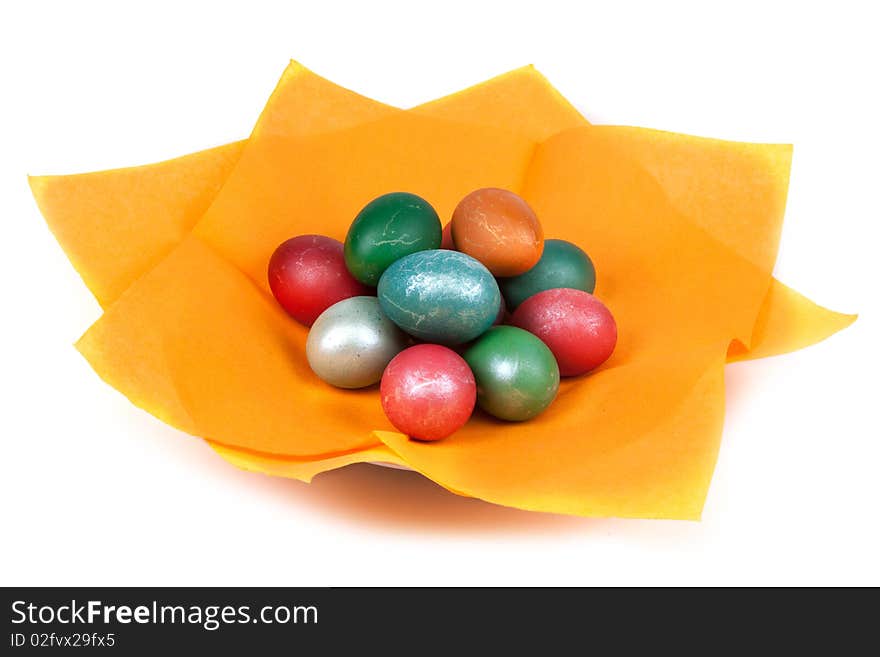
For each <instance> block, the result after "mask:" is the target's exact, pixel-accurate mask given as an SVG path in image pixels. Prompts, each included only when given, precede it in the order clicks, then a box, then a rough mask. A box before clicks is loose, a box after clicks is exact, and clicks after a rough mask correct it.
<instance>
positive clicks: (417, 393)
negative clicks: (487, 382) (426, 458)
mask: <svg viewBox="0 0 880 657" xmlns="http://www.w3.org/2000/svg"><path fill="white" fill-rule="evenodd" d="M379 391H380V393H381V397H382V409H383V410H384V411H385V415H387V416H388V419H389V420H390V421H391V424H393V425H394V426H395V427H396V428H397V430H398V431H400V432H402V433H405V434H407V435H408V436H410V437H412V438H416V439H418V440H440V439H441V438H446V437H447V436H449V435H451V434H453V433H455V432H456V431H457V430H458V429H460V428H461V427H462V426H463V425H464V423H465V422H467V421H468V418H470V416H471V413H472V412H473V410H474V404H475V403H476V401H477V384H476V382H475V381H474V375H473V372H471V368H470V367H468V364H467V363H466V362H464V359H463V358H462V357H461V356H459V355H458V354H457V353H455V352H454V351H452V349H449V348H447V347H441V346H440V345H436V344H419V345H416V346H415V347H410V348H409V349H405V350H404V351H402V352H400V353H399V354H397V356H395V357H394V359H392V361H391V362H390V363H388V367H386V368H385V373H384V374H383V375H382V383H381V386H380V388H379Z"/></svg>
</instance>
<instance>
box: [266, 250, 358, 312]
mask: <svg viewBox="0 0 880 657" xmlns="http://www.w3.org/2000/svg"><path fill="white" fill-rule="evenodd" d="M342 251H343V247H342V242H340V241H339V240H334V239H332V238H330V237H324V236H323V235H300V236H298V237H294V238H292V239H289V240H287V241H286V242H283V243H282V244H281V245H280V246H279V247H278V248H277V249H275V252H274V253H273V254H272V257H271V258H270V260H269V271H268V278H269V287H270V289H271V290H272V294H273V295H274V296H275V299H276V300H277V301H278V303H279V304H281V307H282V308H284V310H286V311H287V313H288V314H289V315H290V316H291V317H293V318H294V319H295V320H296V321H298V322H300V323H301V324H305V325H306V326H311V325H312V324H313V323H314V321H315V320H316V319H317V318H318V315H320V314H321V313H322V312H324V311H325V310H327V308H329V307H330V306H332V305H333V304H334V303H336V302H338V301H342V300H343V299H348V298H349V297H356V296H361V295H368V294H370V289H369V288H368V287H367V286H366V285H364V284H363V283H361V282H359V281H357V280H356V279H355V278H354V276H352V275H351V273H349V271H348V268H347V267H346V266H345V258H344V257H343V254H342Z"/></svg>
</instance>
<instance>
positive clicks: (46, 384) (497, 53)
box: [0, 0, 880, 585]
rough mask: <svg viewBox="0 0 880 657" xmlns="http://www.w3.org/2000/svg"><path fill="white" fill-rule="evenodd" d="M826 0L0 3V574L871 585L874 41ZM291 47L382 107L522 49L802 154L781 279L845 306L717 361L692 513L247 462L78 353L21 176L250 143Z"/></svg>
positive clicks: (74, 302) (620, 97) (676, 121)
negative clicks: (220, 452) (505, 501)
mask: <svg viewBox="0 0 880 657" xmlns="http://www.w3.org/2000/svg"><path fill="white" fill-rule="evenodd" d="M706 4H707V5H708V4H710V3H706ZM712 4H714V3H712ZM818 4H819V3H816V4H815V5H813V4H812V3H792V4H790V5H784V4H777V3H769V2H761V3H743V2H738V3H732V4H731V6H730V8H729V9H726V10H721V9H717V8H715V9H709V8H704V7H701V5H700V4H697V3H694V4H693V5H692V6H681V5H676V4H675V3H656V5H657V6H656V7H655V6H653V5H648V4H647V3H646V4H645V5H628V4H625V3H618V2H607V3H595V4H592V5H587V4H586V3H575V2H560V3H557V2H549V1H547V0H541V1H540V2H535V1H532V2H529V3H523V4H518V3H515V2H504V3H477V2H466V3H455V2H450V1H449V0H445V1H444V2H437V3H420V2H408V3H401V4H399V5H396V6H395V5H391V4H389V3H381V2H376V1H375V0H373V1H370V2H361V3H356V4H355V3H352V6H345V5H339V4H337V3H332V2H327V1H326V0H313V1H312V2H309V3H300V4H299V5H297V3H283V4H282V3H277V4H276V5H270V4H266V3H260V2H253V1H251V2H241V3H238V5H237V6H234V5H233V6H229V5H224V4H223V3H218V2H211V3H204V4H199V3H183V2H172V3H163V2H155V1H153V2H149V3H143V4H142V6H141V7H140V8H139V9H138V8H136V4H135V3H115V2H107V3H102V4H98V3H91V2H75V3H74V2H59V3H45V2H16V3H11V2H10V3H3V5H2V8H0V71H2V75H0V133H2V140H0V217H2V226H3V233H2V236H3V239H2V242H0V245H2V258H0V266H2V278H0V281H2V286H3V294H2V306H0V307H2V322H0V332H2V336H0V338H2V339H0V348H2V358H0V377H2V379H0V382H2V395H0V399H2V416H0V435H2V448H3V451H2V457H0V458H2V461H0V463H2V465H0V467H2V476H0V527H2V530H0V531H2V540H0V583H2V584H5V585H11V584H22V585H25V584H27V585H50V584H94V585H99V584H101V585H123V584H151V585H163V584H180V585H196V584H206V585H207V584H213V585H221V584H254V585H297V584H299V585H341V584H352V585H353V584H874V585H877V584H880V568H878V562H880V560H878V554H880V531H878V515H880V514H878V508H877V507H878V503H880V483H878V481H880V476H878V472H880V445H878V437H880V432H878V426H877V407H878V385H877V375H876V372H877V367H878V365H880V363H878V348H877V340H878V310H880V307H878V298H880V294H878V292H877V280H878V276H877V265H876V262H877V253H878V229H877V225H878V221H880V212H878V208H880V203H878V194H880V167H878V152H880V151H878V149H880V140H878V130H877V122H878V120H880V103H878V97H877V88H878V77H877V76H878V72H877V71H878V69H877V65H878V62H880V51H878V48H877V46H876V43H877V40H878V39H877V30H876V28H877V23H876V21H875V20H873V19H872V17H871V16H870V15H869V14H868V12H867V9H863V8H867V7H870V4H871V3H867V2H865V3H847V2H835V3H825V4H826V6H827V7H829V9H828V10H826V11H822V10H819V9H817V8H816V6H817V5H818ZM806 5H810V6H809V7H807V6H806ZM831 7H833V9H831ZM575 8H577V10H575ZM291 57H294V58H296V59H298V60H300V61H301V62H303V63H304V64H305V65H306V66H308V67H309V68H311V69H312V70H314V71H315V72H317V73H319V74H321V75H324V76H325V77H329V78H330V79H331V80H334V81H336V82H339V83H341V84H343V85H345V86H349V87H351V88H354V89H355V90H357V91H360V92H361V93H364V94H366V95H369V96H372V97H374V98H377V99H380V100H383V101H386V102H389V103H392V104H397V105H400V106H411V105H414V104H417V103H420V102H422V101H425V100H428V99H430V98H432V97H435V96H438V95H442V94H446V93H449V92H452V91H454V90H456V89H459V88H461V87H463V86H466V85H469V84H472V83H475V82H478V81H480V80H482V79H484V78H487V77H490V76H493V75H496V74H498V73H501V72H503V71H506V70H508V69H511V68H514V67H517V66H520V65H522V64H526V63H534V64H535V65H537V66H538V68H539V70H541V71H542V72H543V73H544V74H545V75H547V76H548V77H549V78H550V80H551V81H552V82H553V83H554V84H555V85H557V86H558V87H559V89H560V90H561V91H562V92H563V93H564V94H565V95H566V96H567V97H568V98H569V99H571V100H572V101H573V102H574V103H575V104H576V105H577V106H578V107H579V108H580V109H581V110H582V111H583V112H584V113H585V115H586V116H587V118H588V119H590V120H591V121H594V122H598V123H617V124H631V125H644V126H649V127H655V128H663V129H669V130H677V131H682V132H689V133H693V134H699V135H708V136H715V137H722V138H731V139H743V140H751V141H772V142H791V143H794V144H795V158H794V166H793V170H792V179H791V191H790V198H789V203H788V210H787V214H786V224H785V230H784V235H783V241H782V249H781V252H780V257H779V262H778V267H777V276H778V277H779V278H780V279H781V280H782V281H784V282H786V283H789V284H791V285H793V286H794V287H796V288H797V289H798V290H800V291H801V292H803V293H805V294H807V295H808V296H810V297H811V298H813V299H814V300H816V301H817V302H819V303H822V304H825V305H827V306H829V307H832V308H834V309H837V310H841V311H846V312H859V313H860V314H861V317H860V319H859V321H858V322H856V324H855V325H854V326H852V327H851V328H850V329H848V330H846V331H844V332H843V333H841V334H838V335H837V336H835V337H833V338H832V339H830V340H828V341H826V342H824V343H822V344H819V345H817V346H815V347H812V348H810V349H807V350H804V351H801V352H799V353H795V354H792V355H788V356H783V357H777V358H772V359H768V360H763V361H759V362H754V363H745V364H740V365H735V366H731V367H728V369H727V382H728V388H729V390H728V395H727V398H728V413H727V421H726V426H725V435H724V442H723V446H722V449H721V454H720V458H719V462H718V467H717V471H716V473H715V478H714V480H713V482H712V487H711V491H710V494H709V498H708V501H707V503H706V508H705V512H704V518H703V521H702V522H700V523H688V522H658V521H622V520H589V519H577V518H565V517H556V516H550V515H540V514H529V513H525V512H519V511H514V510H510V509H504V508H500V507H494V506H491V505H489V504H485V503H482V502H478V501H475V500H467V499H463V498H457V497H455V496H453V495H451V494H449V493H446V492H445V491H443V490H441V489H439V488H437V487H435V486H434V485H433V484H431V483H430V482H427V481H426V480H423V479H420V478H419V477H418V476H417V475H414V474H412V473H403V472H396V471H390V470H384V469H379V468H375V467H371V466H355V467H353V468H348V469H346V470H343V471H337V472H333V473H328V474H326V475H323V476H321V477H319V478H318V479H317V480H316V482H315V483H314V484H312V485H311V486H309V485H306V484H301V483H298V482H295V481H285V480H281V479H269V478H266V477H263V476H260V475H253V474H247V473H244V472H239V471H237V470H235V469H234V468H232V467H231V466H228V465H226V464H225V463H224V462H223V461H221V460H220V459H219V458H218V457H215V456H214V455H213V453H212V452H211V451H210V450H209V449H208V448H207V447H206V446H205V445H203V444H202V443H201V442H200V441H198V440H195V439H192V438H190V437H187V436H185V435H183V434H181V433H179V432H176V431H175V430H173V429H170V428H169V427H167V426H165V425H163V424H161V423H160V422H159V421H158V420H155V419H154V418H152V417H150V416H148V415H147V414H145V413H143V412H141V411H140V410H137V409H136V408H134V407H133V406H131V405H130V404H129V403H128V402H127V401H126V400H125V399H124V398H123V397H122V396H121V395H120V394H118V393H117V392H115V391H114V390H113V389H111V388H110V387H108V386H106V385H105V384H104V383H102V382H101V381H100V380H99V379H98V377H97V376H96V375H95V374H94V373H93V372H92V371H91V369H90V368H89V366H88V365H87V364H86V362H85V361H84V360H83V359H82V358H81V357H80V356H79V354H78V353H77V352H76V351H75V350H74V348H73V347H72V343H73V342H74V341H75V340H76V338H77V337H79V335H80V334H81V333H83V332H84V331H85V329H86V328H87V327H88V326H89V324H90V323H91V322H92V321H94V320H95V319H96V318H97V317H98V316H99V308H98V305H97V304H96V303H95V301H94V300H93V299H92V297H91V296H90V294H89V293H88V291H87V290H86V288H85V286H84V285H83V284H82V283H81V281H80V280H79V278H78V277H77V275H76V274H75V273H74V271H73V269H72V267H71V266H70V265H69V263H68V262H67V260H66V258H65V257H64V255H63V253H62V251H61V249H60V248H59V246H58V245H57V244H56V242H55V240H54V239H53V238H52V236H51V235H50V233H49V231H48V230H47V228H46V226H45V224H44V223H43V221H42V219H41V217H40V215H39V213H38V212H37V209H36V207H35V204H34V203H33V201H32V199H31V197H30V193H29V191H28V188H27V184H26V179H25V174H27V173H35V174H36V173H70V172H79V171H88V170H94V169H100V168H108V167H116V166H124V165H130V164H138V163H145V162H150V161H154V160H159V159H163V158H168V157H170V156H175V155H178V154H182V153H186V152H189V151H194V150H198V149H202V148H206V147H210V146H214V145H217V144H220V143H223V142H226V141H230V140H233V139H238V138H242V137H245V136H247V134H248V132H249V130H250V128H251V126H252V125H253V122H254V121H255V119H256V117H257V115H258V113H259V111H260V109H261V108H262V106H263V104H264V103H265V101H266V99H267V98H268V96H269V93H270V92H271V90H272V89H273V87H274V85H275V83H276V81H277V78H278V77H279V75H280V74H281V72H282V70H283V69H284V67H285V65H286V64H287V61H288V59H289V58H291Z"/></svg>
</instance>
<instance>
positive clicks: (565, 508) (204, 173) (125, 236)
mask: <svg viewBox="0 0 880 657" xmlns="http://www.w3.org/2000/svg"><path fill="white" fill-rule="evenodd" d="M789 161H790V148H789V147H785V146H772V145H758V144H738V143H732V142H721V141H716V140H708V139H698V138H694V137H688V136H684V135H675V134H670V133H662V132H656V131H650V130H643V129H638V128H617V127H599V126H590V125H588V124H587V122H586V121H585V120H584V119H583V118H582V117H581V116H580V115H579V114H578V113H577V112H576V111H575V110H574V109H573V108H572V107H571V105H569V104H568V103H567V102H566V101H565V100H564V99H563V98H562V97H561V96H560V95H559V94H558V92H556V90H554V89H553V88H552V87H551V86H550V85H549V84H548V83H547V82H546V80H544V78H543V77H541V76H540V74H538V73H537V72H536V71H535V70H534V69H532V68H524V69H519V70H516V71H513V72H511V73H508V74H507V75H504V76H501V77H499V78H495V79H493V80H490V81H488V82H486V83H483V84H482V85H478V86H477V87H474V88H472V89H468V90H466V91H463V92H460V93H458V94H455V95H453V96H450V97H447V98H443V99H440V100H437V101H434V102H432V103H428V104H426V105H422V106H420V107H417V108H414V109H412V110H408V111H403V110H398V109H395V108H392V107H389V106H387V105H382V104H380V103H377V102H375V101H372V100H369V99H366V98H364V97H362V96H358V95H357V94H354V93H353V92H350V91H347V90H345V89H341V88H340V87H337V86H335V85H333V84H331V83H329V82H327V81H326V80H323V79H321V78H319V77H318V76H315V75H314V74H312V73H310V72H309V71H307V70H306V69H304V68H303V67H301V66H299V65H298V64H291V66H290V67H289V68H288V69H287V71H285V74H284V76H283V77H282V80H281V82H280V83H279V85H278V87H277V89H276V90H275V92H274V93H273V95H272V98H271V99H270V101H269V103H268V105H267V107H266V109H265V110H264V112H263V114H262V115H261V117H260V120H259V122H258V124H257V126H256V128H255V129H254V131H253V133H252V135H251V138H250V139H249V140H248V141H247V142H238V143H236V144H230V145H228V146H224V147H220V148H218V149H213V150H210V151H205V152H202V153H197V154H194V155H190V156H186V157H184V158H180V159H177V160H172V161H170V162H165V163H161V164H157V165H152V166H148V167H139V168H134V169H126V170H119V171H108V172H101V173H95V174H85V175H80V176H63V177H40V178H32V179H31V185H32V188H33V191H34V194H35V197H36V198H37V201H38V203H39V205H40V208H41V210H42V211H43V214H44V215H45V217H46V219H47V221H48V222H49V225H50V227H51V228H52V230H53V232H54V233H55V234H56V236H57V237H58V239H59V242H61V244H62V246H63V247H64V249H65V251H66V252H67V253H68V254H69V256H70V258H71V261H72V262H73V264H74V265H75V266H76V267H77V269H78V271H80V273H81V274H82V276H83V278H84V280H85V281H86V283H87V284H88V285H89V287H90V289H92V291H93V292H94V293H95V295H96V297H97V298H98V300H99V301H100V302H101V304H102V306H104V308H105V311H106V312H105V314H104V316H103V317H102V318H101V319H100V320H99V321H98V322H96V323H95V325H94V326H93V327H92V328H91V329H89V331H88V332H87V333H86V334H85V335H84V336H83V337H82V338H81V339H80V341H79V343H78V345H77V346H78V348H79V349H80V351H81V352H82V353H83V354H84V355H85V356H86V358H87V359H88V360H89V362H90V363H91V364H92V366H93V367H94V368H95V370H96V371H97V372H98V373H99V374H100V375H101V376H102V377H103V378H104V379H105V380H106V381H108V382H109V383H110V384H111V385H113V386H114V387H116V388H117V389H119V390H120V391H122V392H123V393H124V394H126V395H127V396H128V397H129V398H130V399H131V400H132V401H133V402H134V403H135V404H137V405H139V406H141V407H143V408H145V409H147V410H149V411H150V412H151V413H153V414H155V415H156V416H158V417H160V418H161V419H163V420H165V421H166V422H168V423H170V424H173V425H174V426H177V427H179V428H181V429H183V430H184V431H187V432H190V433H193V434H195V435H198V436H201V437H203V438H205V439H207V440H209V441H210V442H211V444H212V446H213V447H214V449H215V450H216V451H217V452H218V453H219V454H221V456H223V457H224V458H226V459H227V460H229V461H231V462H232V463H234V464H236V465H238V466H240V467H244V468H247V469H252V470H258V471H262V472H265V473H267V474H272V475H279V476H288V477H295V478H298V479H303V480H309V479H310V478H311V477H312V476H314V475H315V474H317V473H319V472H322V471H325V470H329V469H333V468H337V467H341V466H344V465H347V464H349V463H354V462H360V461H384V462H389V463H394V464H398V465H405V466H408V467H411V468H413V469H415V470H418V471H419V472H421V473H423V474H424V475H425V476H428V477H430V478H431V479H433V480H434V481H436V482H438V483H440V484H441V485H443V486H445V487H447V488H448V489H450V490H453V491H455V492H457V493H460V494H464V495H470V496H474V497H480V498H482V499H486V500H489V501H492V502H496V503H500V504H506V505H510V506H515V507H519V508H525V509H534V510H542V511H554V512H560V513H571V514H577V515H589V516H604V515H615V516H638V517H667V518H696V517H699V514H700V511H701V509H702V505H703V501H704V499H705V494H706V490H707V487H708V484H709V480H710V478H711V473H712V469H713V467H714V461H715V457H716V454H717V449H718V442H719V440H720V434H721V427H722V424H723V403H724V397H723V394H724V392H723V366H724V363H725V362H726V361H727V360H738V359H744V358H751V357H761V356H766V355H772V354H775V353H782V352H785V351H789V350H792V349H796V348H799V347H802V346H806V345H808V344H811V343H813V342H816V341H818V340H821V339H823V338H825V337H827V336H828V335H830V334H832V333H834V332H835V331H837V330H839V329H840V328H843V327H844V326H846V325H848V324H849V323H851V322H852V321H853V319H854V318H853V317H851V316H846V315H840V314H837V313H832V312H831V311H827V310H824V309H822V308H819V307H818V306H815V305H814V304H812V303H811V302H809V301H808V300H806V299H804V298H803V297H801V296H800V295H798V294H797V293H796V292H794V291H792V290H790V289H789V288H787V287H785V286H783V285H781V284H779V283H778V282H776V281H775V280H773V279H772V278H771V272H772V268H773V262H774V259H775V254H776V249H777V245H778V240H779V233H780V228H781V222H782V216H783V211H784V203H785V195H786V189H787V180H788V166H789ZM490 185H491V186H498V187H506V188H509V189H513V190H515V191H517V192H519V193H521V194H522V195H524V196H525V197H526V199H527V200H528V201H529V202H530V203H531V204H532V205H533V207H535V209H536V210H537V211H538V214H539V216H540V217H541V220H542V223H543V224H544V228H545V232H546V234H547V235H548V236H552V237H561V238H565V239H569V240H572V241H575V242H577V243H578V244H580V245H582V246H583V247H584V248H585V249H586V250H587V251H588V252H589V253H590V255H591V257H593V259H594V262H595V263H596V266H597V270H598V272H599V277H598V278H599V285H598V289H597V294H598V295H599V296H600V297H601V298H603V299H604V300H605V301H606V302H607V303H608V305H609V306H610V307H611V309H612V311H613V312H614V313H615V315H616V317H617V319H618V324H619V327H620V341H619V345H618V349H617V352H616V353H615V354H614V356H613V357H612V358H611V359H610V360H609V361H608V362H607V363H606V364H605V365H604V366H603V367H602V368H601V369H600V370H599V371H598V372H596V373H594V374H592V375H590V376H589V377H585V378H581V379H577V380H569V381H566V382H565V383H564V385H563V386H562V388H561V391H560V395H559V399H558V400H557V401H556V402H555V403H554V404H553V405H552V406H551V408H550V409H549V410H548V411H547V412H546V413H545V414H543V415H542V416H541V417H540V418H538V419H537V420H534V421H532V422H528V423H523V424H507V423H501V422H497V421H494V420H491V419H489V418H486V417H484V416H481V415H478V416H476V417H475V419H474V420H472V421H471V422H470V423H469V424H468V425H467V426H466V427H465V429H463V430H462V431H460V432H459V433H457V434H456V435H455V436H453V437H452V438H450V439H447V440H445V441H442V442H440V443H436V444H430V445H429V444H423V443H416V442H412V441H409V440H408V439H407V438H406V436H403V435H401V434H398V433H395V432H393V431H391V430H390V429H391V427H390V425H389V424H388V422H387V420H386V419H385V418H384V416H383V415H382V412H381V408H380V405H379V403H378V398H377V397H378V396H377V393H376V391H375V390H367V391H359V392H351V391H341V390H336V389H333V388H330V387H329V386H327V385H325V384H323V383H322V382H321V381H319V380H317V378H316V377H314V376H313V375H312V374H311V372H310V370H309V368H308V365H307V364H306V361H305V356H304V341H305V334H306V331H305V329H304V328H302V327H300V326H299V325H297V324H295V323H294V322H292V321H291V320H290V319H289V318H287V317H286V315H285V314H284V313H283V312H282V311H281V310H280V309H279V308H278V306H277V304H275V302H274V300H273V299H272V298H271V295H270V294H269V293H268V288H267V285H266V279H265V270H266V262H267V261H268V257H269V255H270V254H271V252H272V250H273V249H274V247H275V246H276V245H277V244H278V243H280V242H281V241H283V240H284V239H286V238H288V237H290V236H292V235H295V234H300V233H308V232H316V233H324V234H329V235H331V236H333V237H336V238H339V239H341V238H342V237H343V236H344V234H345V231H346V229H347V227H348V224H349V222H350V220H351V218H352V217H353V216H354V214H355V213H356V212H357V210H358V209H359V208H360V207H361V206H362V205H363V204H364V203H365V202H366V201H368V200H370V199H371V198H372V197H374V196H376V195H378V194H381V193H384V192H387V191H388V190H393V189H405V190H408V191H413V192H415V193H418V194H421V195H423V196H425V197H426V198H429V199H430V200H431V202H432V203H433V204H434V205H435V207H437V209H438V211H439V212H440V214H441V216H447V217H448V216H449V215H450V214H451V211H452V208H453V207H454V204H455V203H456V201H457V200H458V199H459V198H460V197H461V196H463V195H464V194H465V193H467V192H468V191H470V190H472V189H474V188H477V187H483V186H490Z"/></svg>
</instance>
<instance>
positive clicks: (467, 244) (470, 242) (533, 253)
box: [452, 187, 544, 276]
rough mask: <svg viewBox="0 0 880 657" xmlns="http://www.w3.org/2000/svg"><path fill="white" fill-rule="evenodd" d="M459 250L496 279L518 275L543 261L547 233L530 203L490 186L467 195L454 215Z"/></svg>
mask: <svg viewBox="0 0 880 657" xmlns="http://www.w3.org/2000/svg"><path fill="white" fill-rule="evenodd" d="M452 238H453V240H454V241H455V246H456V248H457V249H458V250H459V251H461V252H463V253H466V254H467V255H469V256H471V257H472V258H476V259H477V260H479V261H480V262H482V263H483V264H484V265H486V267H487V268H488V269H489V271H491V272H492V273H493V274H494V275H495V276H518V275H519V274H522V273H524V272H526V271H528V270H529V269H531V268H532V267H533V266H534V265H535V263H537V262H538V260H539V259H540V258H541V252H542V251H543V250H544V231H543V229H542V228H541V224H540V222H539V221H538V217H537V216H536V215H535V212H534V210H532V209H531V208H530V207H529V205H528V203H526V202H525V201H524V200H523V199H522V198H520V197H519V196H517V195H516V194H514V193H513V192H511V191H508V190H506V189H497V188H495V187H486V188H484V189H478V190H476V191H475V192H471V193H470V194H468V195H467V196H465V197H464V198H463V199H462V200H461V202H460V203H459V204H458V207H456V208H455V212H453V213H452Z"/></svg>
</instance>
